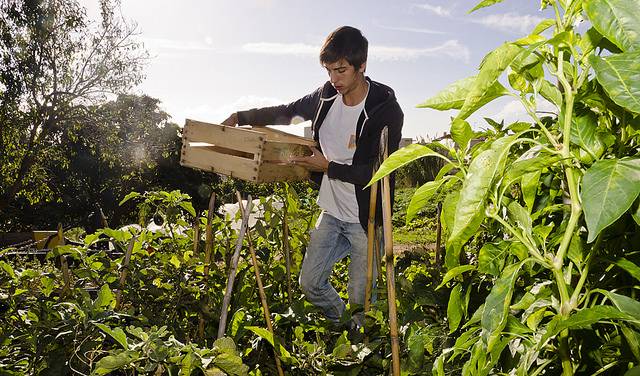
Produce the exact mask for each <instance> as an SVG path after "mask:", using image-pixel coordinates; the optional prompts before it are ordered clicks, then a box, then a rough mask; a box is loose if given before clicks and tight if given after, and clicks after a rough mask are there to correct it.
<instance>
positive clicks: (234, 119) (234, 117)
mask: <svg viewBox="0 0 640 376" xmlns="http://www.w3.org/2000/svg"><path fill="white" fill-rule="evenodd" d="M222 125H228V126H230V127H235V126H236V125H238V113H237V112H234V113H232V114H231V116H229V117H228V118H227V120H225V121H223V122H222Z"/></svg>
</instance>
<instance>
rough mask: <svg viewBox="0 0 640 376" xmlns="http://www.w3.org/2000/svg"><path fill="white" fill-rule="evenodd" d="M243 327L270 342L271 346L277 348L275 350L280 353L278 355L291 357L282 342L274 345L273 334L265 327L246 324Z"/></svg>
mask: <svg viewBox="0 0 640 376" xmlns="http://www.w3.org/2000/svg"><path fill="white" fill-rule="evenodd" d="M245 329H247V330H250V331H252V332H254V333H255V334H257V335H258V336H259V337H260V338H262V339H265V340H266V341H267V342H269V343H270V344H271V346H273V348H277V349H278V350H277V352H278V353H279V354H280V356H282V357H284V358H291V353H289V351H287V349H285V348H284V346H282V344H280V343H278V346H277V347H276V345H275V344H274V338H273V335H272V334H271V333H270V332H269V331H268V330H267V329H265V328H261V327H258V326H247V327H245Z"/></svg>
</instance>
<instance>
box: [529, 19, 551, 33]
mask: <svg viewBox="0 0 640 376" xmlns="http://www.w3.org/2000/svg"><path fill="white" fill-rule="evenodd" d="M555 24H556V20H554V19H552V18H547V19H546V20H542V21H540V23H539V24H537V25H536V27H535V28H533V31H532V32H531V34H540V33H542V32H543V31H545V30H547V29H548V28H550V27H551V26H553V25H555Z"/></svg>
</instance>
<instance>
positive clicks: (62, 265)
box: [58, 223, 71, 295]
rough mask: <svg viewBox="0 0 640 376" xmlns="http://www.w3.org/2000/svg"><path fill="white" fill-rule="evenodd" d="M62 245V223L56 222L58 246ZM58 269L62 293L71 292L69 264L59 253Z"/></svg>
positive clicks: (65, 257)
mask: <svg viewBox="0 0 640 376" xmlns="http://www.w3.org/2000/svg"><path fill="white" fill-rule="evenodd" d="M63 245H64V232H63V230H62V223H59V224H58V246H63ZM60 269H62V279H63V281H64V289H63V290H62V293H63V295H66V294H68V293H70V292H71V276H70V275H69V265H68V264H67V256H65V255H60Z"/></svg>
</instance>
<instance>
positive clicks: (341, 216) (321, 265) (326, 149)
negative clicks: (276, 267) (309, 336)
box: [223, 26, 404, 322]
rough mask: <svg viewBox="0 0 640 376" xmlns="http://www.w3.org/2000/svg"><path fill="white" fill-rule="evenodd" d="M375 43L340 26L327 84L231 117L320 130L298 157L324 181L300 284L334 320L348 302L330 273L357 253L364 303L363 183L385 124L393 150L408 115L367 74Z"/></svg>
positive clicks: (329, 50)
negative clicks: (305, 123) (306, 124)
mask: <svg viewBox="0 0 640 376" xmlns="http://www.w3.org/2000/svg"><path fill="white" fill-rule="evenodd" d="M367 49H368V42H367V39H366V38H365V37H364V36H363V35H362V33H361V32H360V30H358V29H356V28H353V27H349V26H343V27H340V28H338V29H336V30H335V31H334V32H332V33H331V34H330V35H329V36H328V37H327V39H326V41H325V43H324V45H323V46H322V49H321V52H320V63H321V64H322V66H323V67H324V68H325V69H326V70H327V73H328V75H329V81H328V82H326V83H325V84H324V85H323V86H322V87H320V88H319V89H317V90H316V91H314V92H313V93H311V94H309V95H307V96H305V97H303V98H301V99H299V100H297V101H295V102H293V103H290V104H287V105H282V106H275V107H266V108H260V109H252V110H249V111H240V112H237V113H234V114H232V115H231V116H230V117H229V118H228V119H227V120H225V121H224V122H223V124H225V125H236V124H239V125H245V124H249V125H253V126H263V125H268V124H289V123H290V122H291V120H292V119H293V118H294V117H296V116H297V117H301V118H303V119H304V120H311V121H312V125H311V127H312V130H313V138H314V139H315V140H316V141H317V142H318V143H319V145H320V147H319V149H314V150H313V155H312V156H309V157H301V158H297V159H295V160H294V161H293V163H296V164H300V165H303V166H305V167H306V168H308V169H309V170H311V171H314V173H312V179H313V180H314V181H315V182H316V183H319V184H320V191H319V195H318V204H319V206H320V208H321V209H322V214H321V215H320V218H319V219H318V222H317V224H316V229H315V230H314V231H313V232H312V233H311V240H310V242H309V246H308V247H307V251H306V254H305V256H304V260H303V262H302V270H301V272H300V287H301V288H302V291H303V292H304V294H305V295H306V297H307V299H308V300H309V301H310V302H311V303H312V304H314V305H315V306H317V307H319V308H320V309H322V311H323V312H324V314H325V315H326V317H327V318H329V319H330V320H332V321H334V322H338V321H339V319H340V317H341V316H342V313H343V312H344V310H345V303H344V302H343V301H342V299H341V298H340V296H339V295H338V293H337V292H336V290H335V289H334V288H333V286H331V284H330V283H329V277H330V276H331V272H332V270H333V266H334V265H335V263H336V262H337V261H339V260H341V259H343V258H344V257H346V256H347V255H349V254H350V255H351V263H350V265H349V284H348V293H349V302H350V304H351V305H354V304H358V305H360V304H364V299H365V285H366V279H367V276H366V274H367V233H366V229H367V221H368V215H369V194H370V193H369V189H363V188H364V186H365V185H366V184H367V183H368V182H369V180H370V179H371V176H372V173H373V167H374V162H375V161H376V160H377V158H378V152H379V142H380V134H381V132H382V129H383V128H384V127H388V129H389V138H388V140H389V141H388V149H389V153H391V152H393V151H395V150H397V149H398V144H399V142H400V138H401V131H402V122H403V118H404V115H403V113H402V110H401V109H400V106H399V105H398V102H397V101H396V98H395V95H394V92H393V90H392V89H391V88H389V87H387V86H385V85H383V84H380V83H378V82H375V81H371V80H370V79H369V78H368V77H365V75H364V73H365V70H366V66H367ZM392 186H393V184H392ZM392 197H393V190H392ZM381 201H382V200H378V205H377V208H376V211H377V214H376V218H377V222H378V223H380V219H381V218H382V214H381V213H382V206H381ZM392 202H393V199H392ZM374 281H375V278H374Z"/></svg>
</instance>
